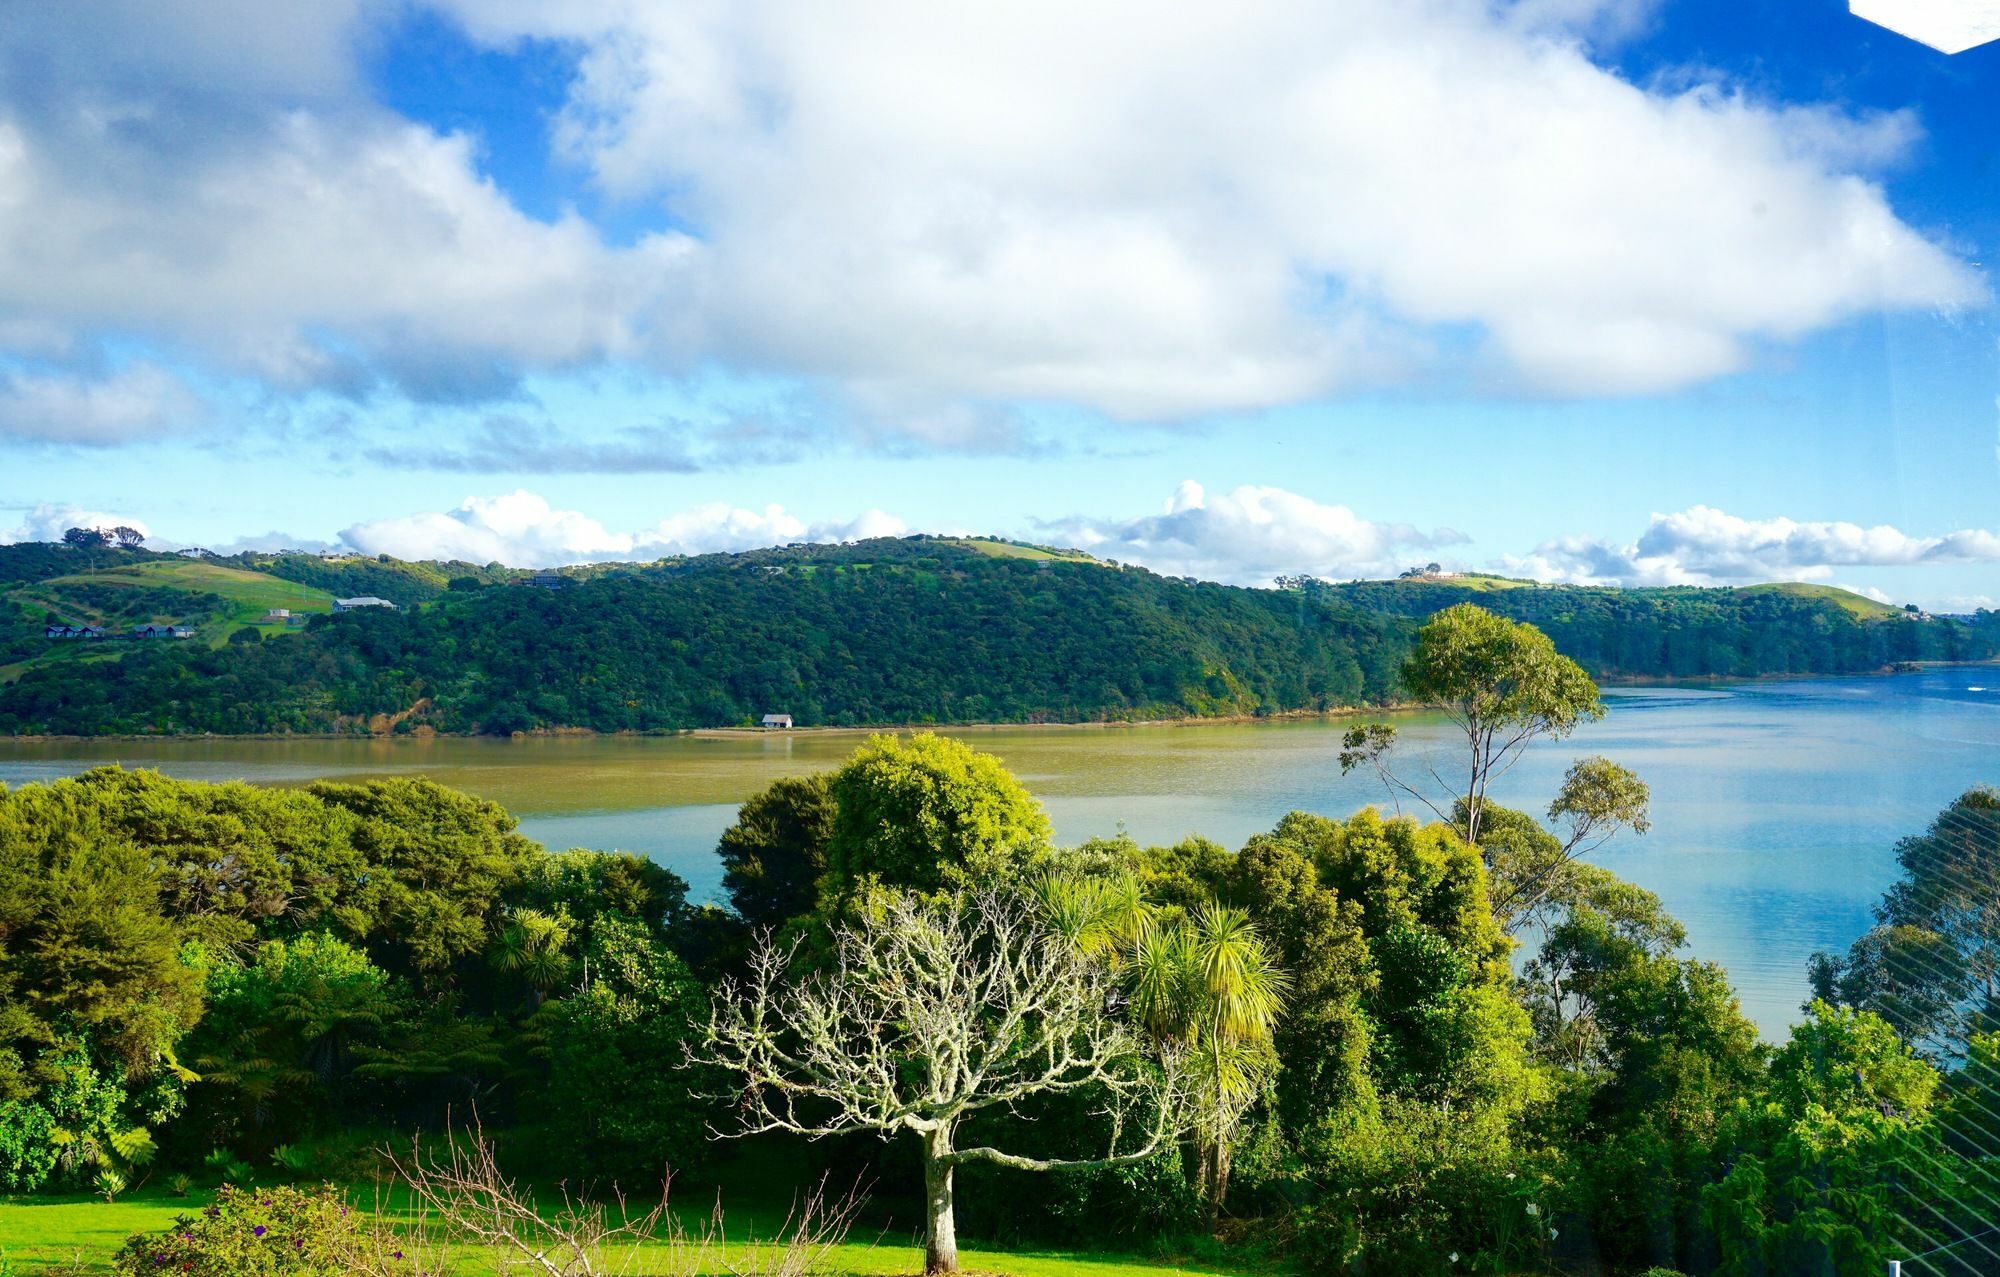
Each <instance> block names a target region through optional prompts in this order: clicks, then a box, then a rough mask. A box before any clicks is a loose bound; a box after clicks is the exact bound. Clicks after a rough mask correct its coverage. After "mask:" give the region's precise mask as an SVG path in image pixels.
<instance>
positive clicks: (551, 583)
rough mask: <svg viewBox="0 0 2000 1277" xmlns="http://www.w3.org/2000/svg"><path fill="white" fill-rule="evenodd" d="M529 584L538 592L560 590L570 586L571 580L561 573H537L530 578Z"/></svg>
mask: <svg viewBox="0 0 2000 1277" xmlns="http://www.w3.org/2000/svg"><path fill="white" fill-rule="evenodd" d="M528 584H529V585H532V586H534V587H535V588H536V589H538V590H560V589H562V588H563V587H564V586H565V585H568V584H569V578H568V577H566V576H564V575H563V574H562V573H560V572H537V573H535V574H534V575H533V576H531V577H529V578H528Z"/></svg>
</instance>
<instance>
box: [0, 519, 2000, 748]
mask: <svg viewBox="0 0 2000 1277" xmlns="http://www.w3.org/2000/svg"><path fill="white" fill-rule="evenodd" d="M234 562H235V561H232V563H234ZM238 565H239V566H245V567H252V568H254V569H255V570H262V571H266V572H270V573H273V574H280V575H284V576H286V577H287V579H291V580H296V581H301V582H304V583H308V584H314V585H320V586H323V587H325V588H329V589H335V590H338V591H340V592H343V593H345V592H349V591H353V592H357V593H378V594H382V595H384V597H388V598H391V599H394V600H396V601H397V602H399V603H402V604H404V605H405V606H404V608H403V610H401V611H398V612H394V613H390V612H370V613H366V614H352V615H346V616H340V617H323V618H318V619H315V620H314V621H313V622H312V624H311V625H310V626H309V627H307V629H306V630H305V631H304V632H303V633H299V634H292V635H284V636H281V637H278V638H275V639H273V640H272V641H270V642H266V643H257V644H239V645H229V646H223V647H215V648H210V647H207V646H202V647H193V646H191V645H177V646H176V647H174V648H173V649H172V650H147V651H127V652H124V653H123V654H122V657H121V659H118V660H115V661H113V660H102V659H73V660H72V659H57V660H46V661H37V662H35V663H33V664H31V665H29V666H27V667H26V668H24V669H23V670H22V671H21V672H20V674H19V677H18V678H17V679H16V680H15V681H13V682H12V683H7V684H4V685H0V732H4V733H14V734H20V733H34V732H48V733H65V734H81V735H91V734H102V733H139V732H216V733H238V734H241V733H270V732H302V733H328V732H360V731H383V730H396V731H413V730H418V729H421V728H425V727H428V728H433V729H436V730H439V731H446V732H493V733H508V732H515V731H530V730H535V729H542V728H562V727H575V728H589V729H594V730H598V731H666V730H678V729H686V728H696V727H720V726H730V725H736V724H743V723H748V722H752V721H754V720H755V719H756V717H757V716H759V715H761V714H764V713H787V714H791V715H793V716H794V717H795V718H796V719H797V721H798V722H799V723H801V724H809V725H840V726H856V725H868V724H887V723H910V724H923V723H940V724H941V723H967V722H1041V721H1051V722H1084V721H1105V720H1130V719H1144V718H1160V717H1179V716H1189V717H1211V716H1223V715H1268V714H1279V713H1287V712H1296V711H1313V710H1323V709H1329V708H1337V707H1342V706H1350V705H1365V704H1377V703H1386V702H1391V701H1394V700H1395V699H1397V698H1398V697H1399V695H1400V688H1399V686H1398V683H1397V675H1396V670H1397V668H1398V666H1399V665H1400V663H1401V661H1402V659H1403V657H1404V656H1405V655H1406V653H1407V651H1408V647H1409V644H1410V641H1411V635H1412V634H1413V633H1414V630H1415V627H1416V624H1417V623H1418V621H1419V620H1420V619H1421V618H1422V617H1423V616H1426V615H1428V614H1429V613H1431V612H1433V611H1436V610H1438V609H1439V608H1442V607H1445V606H1447V605H1449V604H1450V603H1453V602H1457V601H1460V599H1461V598H1464V597H1473V598H1475V599H1476V601H1477V602H1479V603H1481V604H1483V605H1484V606H1487V607H1489V608H1492V609H1494V610H1496V611H1500V612H1503V613H1505V614H1507V615H1510V616H1514V617H1517V618H1520V619H1525V620H1530V621H1533V622H1534V623H1535V624H1537V625H1539V626H1541V627H1542V628H1543V629H1545V630H1546V631H1548V632H1549V634H1550V635H1551V636H1552V637H1553V638H1554V640H1555V642H1556V646H1557V647H1558V648H1559V649H1560V650H1562V651H1563V652H1565V653H1567V654H1569V655H1571V656H1573V657H1575V658H1576V659H1577V660H1579V661H1580V662H1581V663H1583V664H1584V665H1585V666H1586V667H1587V668H1588V669H1590V670H1591V671H1592V672H1593V673H1596V674H1599V675H1611V676H1628V677H1629V676H1676V677H1686V676H1700V675H1738V676H1753V675H1759V674H1809V673H1810V674H1837V673H1858V672H1864V671H1869V670H1875V669H1880V668H1883V667H1884V666H1887V665H1890V664H1892V663H1894V662H1897V661H1906V660H1966V659H1984V658H1989V657H1992V656H1994V655H1995V654H1996V652H2000V616H1994V615H1993V614H1982V615H1981V616H1980V617H1979V618H1977V620H1976V621H1975V622H1974V623H1966V622H1961V621H1955V620H1946V619H1934V618H1921V617H1918V616H1916V615H1913V614H1906V613H1888V612H1884V613H1882V614H1880V615H1861V614H1857V613H1856V612H1853V611H1850V610H1848V609H1847V608H1846V607H1843V606H1842V603H1841V602H1840V601H1839V600H1838V599H1835V598H1831V597H1824V596H1821V595H1816V594H1813V593H1810V592H1805V593H1793V592H1786V591H1783V590H1779V591H1761V592H1760V591H1738V590H1681V589H1670V590H1631V591H1618V590H1605V589H1588V588H1579V587H1541V588H1533V589H1527V588H1523V589H1507V590H1477V589H1475V588H1473V587H1470V586H1468V587H1465V588H1464V589H1459V588H1454V587H1452V586H1450V585H1449V584H1448V583H1423V584H1418V583H1408V582H1405V583H1390V582H1384V583H1357V584H1353V585H1345V586H1328V585H1320V584H1312V585H1309V586H1302V587H1299V588H1292V589H1263V590H1253V589H1242V588H1237V587H1231V586H1223V585H1213V584H1206V583H1199V582H1193V581H1188V580H1183V579H1179V578H1172V577H1162V576H1158V575H1155V574H1153V573H1150V572H1147V571H1144V570H1141V569H1136V568H1122V569H1120V568H1115V567H1110V566H1107V565H1103V564H1098V563H1094V562H1088V561H1055V560H1049V559H1040V560H1037V559H1032V558H1016V557H999V556H995V555H992V554H988V553H984V552H982V551H980V550H979V549H977V548H974V547H972V546H969V545H966V544H963V543H959V542H952V541H945V540H939V539H935V538H907V539H900V540H895V539H884V540H875V541H868V542H863V543H860V544H857V545H851V546H799V547H793V548H788V549H775V550H759V551H752V552H749V553H745V554H734V555H710V556H703V557H700V558H694V559H687V560H678V561H674V562H670V563H664V564H656V565H650V566H644V567H622V566H620V567H601V568H597V569H593V570H591V571H590V572H589V573H577V574H575V575H573V576H571V577H569V578H567V580H566V584H565V588H561V589H553V590H551V589H541V588H535V587H533V586H530V585H526V584H523V583H522V576H523V574H521V573H516V572H508V571H507V570H505V569H498V568H487V569H475V568H472V567H470V565H464V564H425V565H408V564H401V563H398V562H395V561H391V562H389V563H380V562H376V561H370V560H357V561H350V562H347V563H331V564H322V563H320V561H319V560H316V559H312V558H308V557H303V556H286V557H283V558H280V559H275V560H268V559H267V560H262V561H260V562H257V563H255V564H252V563H250V562H247V561H246V562H243V563H241V564H238ZM37 566H38V567H39V566H40V565H39V563H37ZM378 578H379V580H378ZM1857 601H1858V600H1857ZM413 604H420V606H411V605H413Z"/></svg>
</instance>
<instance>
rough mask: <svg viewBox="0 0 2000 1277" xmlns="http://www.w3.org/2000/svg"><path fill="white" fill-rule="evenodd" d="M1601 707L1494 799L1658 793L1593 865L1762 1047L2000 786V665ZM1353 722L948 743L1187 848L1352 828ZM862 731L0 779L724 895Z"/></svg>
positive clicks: (168, 762) (335, 754)
mask: <svg viewBox="0 0 2000 1277" xmlns="http://www.w3.org/2000/svg"><path fill="white" fill-rule="evenodd" d="M1605 700H1606V703H1607V704H1608V705H1609V706H1610V713H1609V715H1608V716H1607V717H1606V718H1605V719H1604V721H1603V722H1601V723H1597V724H1593V725H1591V726H1589V727H1587V728H1585V729H1583V730H1581V731H1579V732H1578V733H1577V734H1576V735H1575V736H1574V737H1572V738H1571V739H1570V740H1568V741H1564V742H1557V743H1551V744H1545V745H1540V746H1537V747H1536V748H1535V749H1533V750H1531V751H1530V752H1529V753H1528V754H1527V755H1526V756H1525V757H1524V758H1523V759H1522V761H1521V762H1520V764H1519V765H1518V766H1517V767H1515V768H1514V770H1513V771H1512V772H1511V773H1509V774H1508V775H1507V776H1506V777H1505V778H1504V779H1503V781H1502V782H1501V783H1500V784H1499V785H1498V786H1497V787H1496V791H1495V797H1496V798H1497V799H1498V800H1499V801H1501V802H1505V803H1507V804H1509V805H1511V806H1519V807H1523V808H1527V809H1530V810H1535V809H1539V808H1541V807H1543V806H1545V805H1546V804H1547V803H1548V800H1549V798H1550V797H1551V796H1553V794H1554V792H1555V789H1556V787H1557V785H1558V784H1559V783H1560V781H1561V777H1562V772H1563V769H1564V768H1565V767H1566V766H1567V765H1568V764H1569V762H1570V760H1571V759H1573V758H1575V757H1577V756H1579V755H1583V754H1604V755H1608V756H1609V757H1611V758H1614V759H1616V760H1618V761H1619V762H1621V763H1624V764H1625V765H1626V766H1628V767H1631V768H1633V769H1634V770H1635V771H1637V772H1638V773H1639V774H1640V775H1641V776H1642V777H1644V778H1645V779H1646V781H1647V782H1648V783H1650V784H1651V786H1652V791H1653V828H1652V831H1651V832H1650V833H1648V834H1646V835H1645V836H1644V837H1630V836H1627V837H1624V838H1621V839H1620V840H1618V841H1616V842H1613V843H1612V844H1611V845H1610V846H1609V847H1607V848H1605V849H1604V850H1603V851H1601V852H1599V853H1598V857H1597V858H1598V860H1599V861H1600V863H1603V864H1605V865H1606V866H1608V867H1609V868H1611V869H1613V870H1615V871H1616V872H1617V873H1619V874H1621V875H1623V876H1625V877H1627V878H1630V879H1632V880H1633V881H1635V882H1638V883H1640V884H1641V885H1643V886H1645V887H1647V888H1649V889H1651V890H1653V891H1656V892H1658V893H1659V894H1660V896H1661V897H1662V898H1663V899H1664V900H1665V901H1666V904H1667V907H1668V908H1669V909H1670V910H1671V911H1672V912H1673V913H1674V914H1675V915H1676V916H1677V917H1679V918H1680V919H1681V921H1682V922H1684V923H1686V924H1687V929H1688V936H1689V946H1690V949H1691V951H1692V952H1694V953H1695V954H1697V955H1699V956H1701V957H1704V958H1709V959H1713V960H1715V961H1717V962H1720V963H1722V964H1723V965H1724V966H1726V967H1727V968H1728V969H1729V972H1730V976H1731V979H1732V982H1733V983H1734V984H1735V986H1736V988H1737V990H1738V991H1739V992H1740V993H1741V995H1742V998H1743V1004H1744V1009H1745V1011H1746V1012H1748V1013H1749V1015H1750V1016H1751V1017H1752V1018H1753V1019H1754V1020H1755V1021H1756V1022H1757V1023H1758V1025H1759V1026H1760V1027H1762V1029H1763V1030H1764V1032H1765V1033H1766V1034H1767V1035H1768V1036H1772V1037H1779V1036H1782V1035H1783V1033H1784V1030H1785V1027H1786V1026H1787V1025H1788V1024H1790V1023H1791V1022H1793V1021H1794V1020H1796V1019H1797V1018H1798V1006H1799V1003H1800V1001H1801V999H1802V998H1803V997H1804V995H1805V974H1804V973H1805V963H1806V959H1807V957H1808V956H1809V955H1811V954H1812V953H1813V952H1814V951H1815V950H1817V949H1841V948H1845V947H1846V945H1847V944H1848V942H1849V941H1851V940H1852V939H1853V938H1854V937H1855V936H1857V935H1859V934H1860V933H1861V932H1862V931H1863V930H1865V929H1866V928H1867V927H1868V925H1869V909H1870V907H1871V906H1872V904H1873V903H1874V901H1875V899H1876V897H1877V896H1879V895H1880V893H1881V891H1882V889H1883V888H1884V887H1885V886H1886V885H1887V884H1888V883H1889V882H1890V881H1891V880H1892V879H1893V877H1894V875H1895V861H1894V847H1895V842H1896V840H1897V839H1898V838H1900V837H1902V836H1903V835H1905V834H1909V833H1914V832H1917V831H1918V830H1920V829H1922V828H1923V827H1924V826H1925V825H1926V824H1927V823H1928V822H1929V820H1930V819H1931V817H1932V816H1934V815H1935V814H1936V813H1937V811H1938V810H1939V809H1940V808H1942V807H1943V806H1944V805H1945V804H1946V803H1948V802H1949V801H1951V799H1953V798H1954V797H1956V796H1957V795H1958V794H1960V793H1961V792H1963V791H1964V790H1966V789H1967V788H1969V787H1971V786H1973V785H1975V784H2000V667H1994V666H1984V667H1981V666H1966V667H1953V668H1941V669H1932V670H1927V671H1925V672H1923V673H1920V674H1907V675H1898V676H1894V677H1884V678H1856V679H1824V680H1809V681H1808V680H1799V681H1779V682H1763V683H1750V684H1742V685H1734V686H1726V687H1702V688H1624V689H1611V690H1608V691H1607V692H1606V695H1605ZM1352 721H1353V720H1351V719H1339V718H1334V719H1293V720H1284V721H1279V722H1267V723H1220V724H1212V725H1193V726H1137V727H1036V728H977V729H966V730H956V731H953V732H952V733H951V734H953V735H958V736H961V737H963V738H964V739H965V740H967V741H968V742H970V743H971V744H973V745H975V746H976V747H977V748H980V749H984V750H989V751H991V752H993V753H995V754H998V755H999V756H1000V757H1001V758H1002V759H1003V760H1004V761H1005V762H1006V764H1007V766H1008V767H1009V768H1011V769H1012V770H1013V772H1014V773H1015V775H1017V776H1019V777H1020V778H1021V780H1022V781H1023V782H1024V783H1025V784H1026V785H1027V786H1028V787H1029V788H1030V789H1031V790H1033V791H1034V793H1035V794H1036V795H1037V796H1038V797H1040V799H1041V800H1042V802H1043V803H1045V804H1046V805H1047V808H1048V812H1049V816H1050V818H1051V820H1052V821H1053V822H1054V824H1055V828H1056V833H1057V835H1058V837H1059V838H1060V839H1062V840H1064V841H1077V840H1081V839H1083V838H1087V837H1090V836H1093V835H1097V834H1109V833H1113V832H1115V831H1117V830H1118V829H1119V828H1120V827H1121V826H1122V827H1123V828H1124V829H1125V830H1126V831H1127V832H1129V833H1130V834H1131V835H1132V836H1133V837H1134V838H1137V839H1139V840H1140V841H1141V842H1145V843H1156V842H1172V841H1175V840H1177V839H1179V838H1181V837H1183V836H1185V835H1187V834H1190V833H1200V834H1205V835H1207V836H1208V837H1210V838H1213V839H1215V840H1217V841H1218V842H1221V843H1223V844H1225V845H1228V846H1239V845H1241V844H1242V842H1243V841H1244V840H1245V839H1246V838H1248V837H1249V836H1250V835H1251V834H1253V833H1256V832H1258V831H1259V830H1263V829H1268V828H1270V827H1271V826H1272V825H1273V824H1275V823H1276V822H1277V820H1278V818H1279V817H1280V816H1282V815H1284V813H1286V812H1287V811H1291V810H1294V809H1300V810H1305V811H1315V812H1322V813H1325V814H1328V815H1340V816H1344V815H1346V814H1348V813H1349V812H1351V811H1353V810H1354V809H1355V808H1357V807H1359V806H1362V805H1364V804H1368V803H1382V804H1386V802H1387V798H1386V796H1385V795H1384V793H1383V791H1382V788H1381V786H1380V784H1379V783H1378V782H1377V781H1375V780H1374V779H1373V778H1372V777H1363V776H1361V775H1359V774H1356V775H1354V776H1350V777H1345V778H1343V777H1342V776H1341V775H1340V768H1339V764H1338V762H1337V756H1338V754H1339V751H1340V737H1341V733H1342V732H1343V731H1344V730H1345V729H1346V728H1347V727H1348V726H1349V725H1351V723H1352ZM1397 722H1398V724H1399V726H1400V728H1401V733H1402V737H1403V745H1402V747H1401V748H1402V749H1404V750H1406V751H1408V752H1409V753H1411V754H1412V755H1414V756H1421V755H1423V754H1424V753H1426V752H1429V753H1430V754H1432V755H1433V757H1434V758H1435V760H1436V762H1437V764H1438V768H1439V770H1440V772H1442V773H1444V774H1446V775H1450V774H1451V770H1448V768H1455V766H1456V763H1457V758H1456V753H1455V751H1454V741H1453V739H1452V737H1451V735H1450V729H1449V727H1448V725H1446V724H1444V723H1443V722H1441V721H1440V720H1438V719H1436V718H1434V717H1428V716H1423V715H1400V716H1397ZM860 739H861V734H859V733H849V732H811V731H807V732H797V733H772V734H748V733H743V734H735V733H723V734H712V735H706V734H705V735H689V736H674V737H650V738H620V737H561V738H548V739H522V740H513V741H506V740H484V739H481V740H462V739H433V740H380V741H376V740H368V741H348V740H296V741H246V740H226V739H193V740H162V741H139V742H135V741H5V740H0V781H4V782H6V783H7V784H9V785H19V784H24V783H30V782H34V781H41V780H50V779H54V778H56V777H59V776H66V775H73V774H75V773H77V772H79V771H82V770H84V769H85V768H88V767H93V766H96V765H98V764H101V763H111V762H117V763H122V764H124V765H125V766H128V767H155V768H158V769H159V770H161V771H163V772H166V773H167V774H169V775H173V776H180V777H186V778H190V779H199V780H248V781H251V782H254V783H258V784H293V783H298V782H301V781H304V780H309V779H313V778H316V777H339V778H357V777H368V776H389V775H414V774H423V775H429V776H431V777H434V778H435V779H437V780H439V781H440V782H442V783H444V784H448V785H452V786H455V787H458V788H461V789H465V790H469V791H471V792H473V793H476V794H480V795H482V796H484V797H488V798H491V799H493V800H494V801H496V802H499V803H501V804H503V805H505V806H506V807H507V808H508V809H509V810H511V811H513V812H514V813H515V814H516V815H518V816H519V817H520V818H521V825H522V829H523V830H524V832H526V833H528V834H529V835H530V836H532V837H534V838H537V839H539V840H541V841H542V842H544V843H547V844H548V845H550V846H554V847H597V848H606V849H609V848H620V849H624V850H629V851H636V852H641V853H644V854H646V855H648V856H651V857H652V858H654V859H655V860H658V861H659V862H661V863H662V864H665V865H667V866H668V867H670V868H672V869H673V870H675V871H676V872H677V873H679V874H681V875H682V876H683V877H685V878H686V879H687V880H688V882H689V884H690V886H691V887H692V889H693V894H694V895H695V896H696V897H697V898H702V899H708V898H714V897H715V896H716V895H717V893H718V890H719V887H720V881H721V871H720V867H719V865H718V864H717V862H716V860H715V855H714V846H715V840H716V836H717V835H718V834H720V833H721V831H722V830H723V829H724V828H726V827H727V826H728V825H729V824H730V822H731V821H732V820H733V819H734V816H735V810H736V805H737V804H738V803H739V802H741V801H742V800H743V799H744V798H745V797H747V796H748V795H750V794H752V793H754V792H756V791H757V790H758V789H760V788H762V787H763V786H764V785H767V784H769V783H770V782H771V781H772V780H773V779H775V778H777V777H779V776H784V775H791V774H796V773H801V772H806V771H812V770H817V769H821V768H827V767H832V766H835V765H837V764H838V763H839V761H840V760H841V759H842V758H843V757H844V756H846V754H847V753H848V752H850V751H851V750H852V749H853V748H854V747H855V745H856V744H857V743H858V742H859V740H860Z"/></svg>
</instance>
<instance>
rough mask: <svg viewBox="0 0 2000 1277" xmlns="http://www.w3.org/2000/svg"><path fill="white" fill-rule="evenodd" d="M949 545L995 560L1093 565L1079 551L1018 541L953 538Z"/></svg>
mask: <svg viewBox="0 0 2000 1277" xmlns="http://www.w3.org/2000/svg"><path fill="white" fill-rule="evenodd" d="M947 544H949V545H956V546H963V547H964V548H965V549H968V550H977V551H978V552H979V553H981V554H984V555H986V556H988V557H989V558H995V559H1033V560H1044V561H1048V562H1054V563H1095V562H1097V560H1096V559H1093V558H1091V557H1090V556H1089V555H1088V554H1085V553H1084V552H1083V551H1081V550H1058V549H1056V548H1055V547H1053V546H1046V545H1028V544H1025V543H1024V542H1020V541H989V540H987V539H986V538H984V537H955V538H951V539H949V540H948V541H947Z"/></svg>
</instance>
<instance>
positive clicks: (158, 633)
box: [132, 625, 194, 639]
mask: <svg viewBox="0 0 2000 1277" xmlns="http://www.w3.org/2000/svg"><path fill="white" fill-rule="evenodd" d="M132 637H133V638H135V639H191V638H193V637H194V626H192V625H142V626H140V627H139V628H138V629H136V630H133V631H132Z"/></svg>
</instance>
